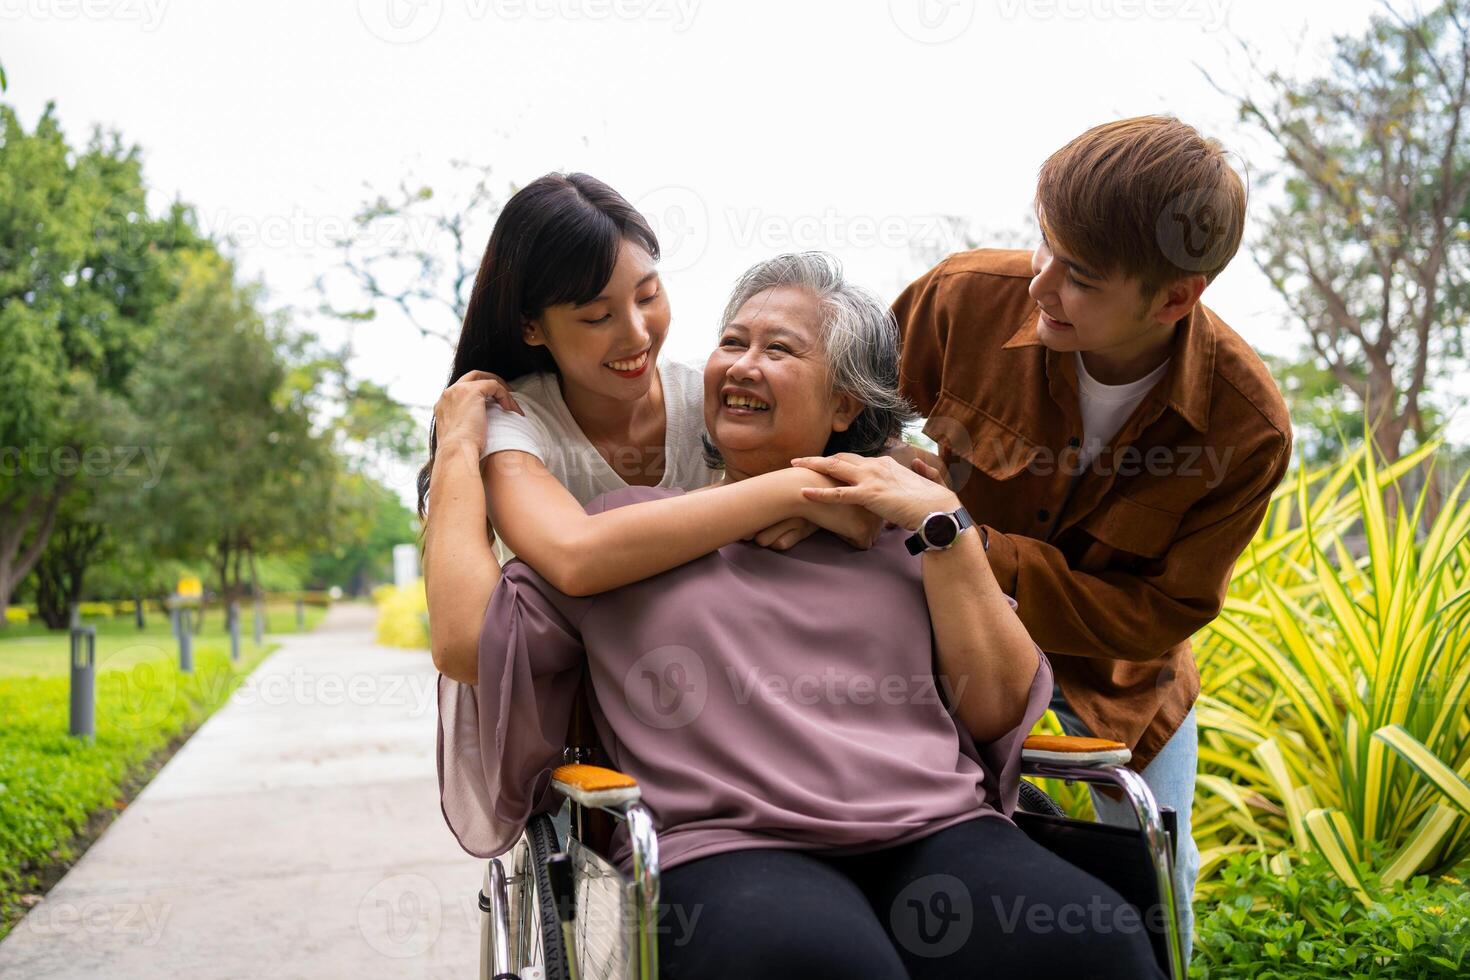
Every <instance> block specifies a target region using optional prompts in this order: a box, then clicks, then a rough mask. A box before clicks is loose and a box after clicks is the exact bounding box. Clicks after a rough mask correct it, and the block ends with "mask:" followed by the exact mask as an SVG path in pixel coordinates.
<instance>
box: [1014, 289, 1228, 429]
mask: <svg viewBox="0 0 1470 980" xmlns="http://www.w3.org/2000/svg"><path fill="white" fill-rule="evenodd" d="M1038 319H1039V311H1038V310H1037V308H1036V307H1034V306H1033V307H1032V308H1031V312H1030V314H1028V315H1027V317H1026V318H1025V320H1023V321H1022V322H1021V327H1020V329H1019V330H1017V331H1016V332H1015V333H1014V334H1012V335H1011V339H1010V340H1007V341H1006V342H1005V343H1004V344H1002V345H1001V349H1002V350H1009V349H1011V348H1015V347H1040V346H1042V344H1041V338H1040V337H1039V336H1037V333H1036V322H1037V320H1038ZM1169 358H1170V367H1169V375H1168V379H1167V381H1166V384H1167V385H1168V393H1167V394H1166V396H1165V398H1166V400H1167V404H1168V406H1169V407H1170V408H1171V409H1173V410H1174V411H1175V412H1177V413H1179V415H1180V416H1181V417H1182V418H1183V419H1184V420H1185V421H1186V422H1188V423H1189V425H1190V427H1191V428H1193V429H1194V430H1195V431H1196V432H1204V431H1206V429H1207V427H1208V426H1209V419H1210V387H1211V385H1212V384H1213V383H1214V379H1215V324H1214V321H1213V318H1212V317H1211V315H1210V312H1209V310H1207V309H1205V308H1204V306H1202V305H1201V304H1199V303H1195V304H1194V309H1193V310H1191V311H1190V312H1189V315H1187V316H1184V317H1181V318H1180V320H1179V322H1178V323H1177V324H1175V330H1174V341H1173V344H1172V346H1171V348H1170V354H1169ZM1046 374H1047V377H1048V378H1062V379H1065V381H1066V383H1067V384H1068V385H1069V386H1070V387H1071V388H1072V390H1073V392H1074V393H1075V392H1076V391H1077V369H1076V364H1075V358H1073V357H1072V356H1071V355H1070V353H1069V354H1061V353H1058V352H1057V351H1054V350H1051V349H1050V348H1048V349H1047V352H1046Z"/></svg>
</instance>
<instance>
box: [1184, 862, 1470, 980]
mask: <svg viewBox="0 0 1470 980" xmlns="http://www.w3.org/2000/svg"><path fill="white" fill-rule="evenodd" d="M1263 865H1264V860H1263V859H1262V857H1260V856H1252V855H1245V854H1237V855H1233V856H1231V858H1230V859H1229V860H1228V861H1227V862H1226V863H1225V864H1224V866H1223V867H1222V868H1221V871H1220V888H1219V891H1218V894H1217V899H1218V900H1217V901H1216V903H1215V904H1214V905H1213V906H1212V907H1210V908H1209V910H1208V911H1206V912H1204V913H1203V914H1202V915H1201V916H1200V917H1199V918H1198V919H1197V920H1196V923H1195V943H1194V956H1193V959H1192V960H1191V962H1190V976H1191V977H1194V978H1196V980H1225V978H1237V977H1238V978H1242V980H1284V978H1290V977H1302V978H1307V977H1311V978H1316V977H1327V976H1332V977H1365V978H1367V977H1372V978H1385V980H1387V978H1404V980H1423V978H1428V977H1463V976H1465V975H1466V973H1467V972H1470V890H1467V889H1466V888H1465V885H1464V882H1463V881H1462V880H1461V879H1460V878H1459V877H1454V876H1444V877H1427V876H1422V875H1421V876H1418V877H1415V878H1413V879H1411V880H1410V881H1408V882H1406V883H1403V884H1401V885H1398V886H1387V885H1383V884H1382V883H1381V882H1379V881H1378V880H1377V879H1376V877H1374V876H1373V875H1372V874H1371V872H1369V873H1367V875H1366V879H1367V880H1366V884H1367V885H1368V887H1369V888H1370V890H1371V891H1372V893H1373V894H1374V896H1375V901H1374V902H1373V903H1372V904H1371V905H1370V906H1368V907H1364V906H1363V905H1362V904H1360V903H1359V901H1358V900H1357V898H1356V897H1355V896H1354V894H1353V891H1352V889H1351V888H1350V887H1349V886H1348V885H1346V884H1344V883H1343V881H1342V880H1341V879H1340V878H1339V877H1338V876H1337V875H1336V874H1335V873H1334V872H1333V871H1332V869H1331V868H1330V867H1328V865H1327V862H1326V861H1324V860H1323V859H1322V858H1321V857H1319V856H1318V855H1315V854H1309V855H1306V856H1304V857H1302V858H1301V859H1299V860H1298V861H1297V862H1295V864H1294V865H1293V867H1292V868H1291V872H1290V874H1288V875H1286V876H1284V877H1283V876H1279V875H1277V874H1276V873H1275V872H1273V871H1271V870H1269V869H1268V868H1266V867H1264V866H1263Z"/></svg>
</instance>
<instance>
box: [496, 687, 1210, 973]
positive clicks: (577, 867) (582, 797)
mask: <svg viewBox="0 0 1470 980" xmlns="http://www.w3.org/2000/svg"><path fill="white" fill-rule="evenodd" d="M571 727H572V731H571V732H570V733H569V737H568V747H567V748H566V749H565V751H564V758H565V763H564V764H563V765H561V766H558V767H557V768H556V769H555V770H554V771H553V773H552V786H553V788H555V789H556V790H557V791H558V792H560V793H561V794H562V795H563V796H564V797H565V798H566V800H567V802H568V804H569V808H570V818H571V820H570V832H569V834H568V835H567V839H566V840H565V841H562V840H559V834H558V833H557V828H556V826H555V823H554V821H553V820H552V818H551V816H550V815H548V814H545V813H540V814H536V815H534V816H533V817H532V818H531V819H530V821H528V823H527V826H526V829H525V831H524V832H523V833H522V835H521V837H520V839H519V840H518V841H517V842H516V844H515V846H514V847H513V848H512V849H511V850H510V852H509V853H508V854H507V855H505V857H506V858H507V860H506V861H502V860H501V858H500V857H495V858H490V859H489V861H488V863H487V865H486V868H485V874H484V878H483V882H482V885H481V889H480V894H479V908H480V919H481V934H480V974H479V975H480V977H481V980H657V978H658V930H657V919H658V904H659V864H658V835H657V833H656V832H655V829H654V826H653V818H652V815H651V814H650V813H649V811H648V809H647V808H646V807H645V806H644V805H643V804H642V803H641V802H639V792H638V783H637V781H636V780H635V779H633V777H631V776H628V775H626V774H624V773H621V772H617V771H615V770H613V769H609V768H606V767H603V766H598V765H592V764H590V763H591V762H592V761H594V760H595V759H597V758H598V756H599V750H598V748H597V747H596V744H597V740H596V735H595V732H594V730H593V728H592V725H591V720H590V713H589V712H588V710H587V707H586V701H585V696H584V695H579V698H578V706H577V709H576V711H575V712H574V714H573V720H572V726H571ZM589 734H590V735H591V737H590V738H588V737H587V736H588V735H589ZM1129 757H1130V752H1129V750H1128V748H1127V746H1125V745H1123V744H1122V743H1121V742H1112V741H1108V740H1106V739H1098V738H1078V737H1073V736H1055V735H1033V736H1031V737H1030V738H1028V739H1026V741H1025V744H1024V747H1023V749H1022V755H1021V760H1022V765H1021V769H1022V775H1023V776H1035V777H1040V778H1051V779H1061V780H1064V781H1066V782H1068V783H1072V782H1081V783H1090V784H1098V785H1102V786H1108V787H1112V788H1114V789H1116V790H1119V791H1121V792H1122V794H1123V798H1124V799H1126V800H1127V801H1128V802H1129V803H1130V804H1131V805H1132V807H1133V811H1134V813H1135V814H1136V815H1137V818H1138V827H1137V828H1123V827H1114V826H1109V825H1105V824H1101V823H1094V822H1091V821H1086V820H1075V819H1072V818H1070V817H1067V816H1066V815H1065V814H1064V813H1063V811H1062V809H1061V807H1060V806H1058V805H1057V803H1056V802H1055V801H1054V800H1052V799H1051V797H1049V796H1047V795H1046V793H1044V792H1042V790H1041V789H1040V788H1038V787H1037V786H1036V785H1034V784H1033V783H1029V782H1027V781H1025V780H1024V779H1023V780H1022V781H1021V785H1020V797H1019V801H1018V804H1017V807H1016V812H1015V813H1014V815H1013V819H1014V820H1015V823H1016V825H1017V826H1018V827H1019V828H1020V829H1021V830H1022V831H1023V832H1025V833H1026V835H1027V836H1029V837H1030V838H1032V839H1033V840H1035V841H1037V842H1038V843H1040V844H1041V845H1042V846H1044V847H1046V848H1047V849H1048V850H1050V851H1052V852H1053V853H1054V854H1056V855H1057V856H1059V857H1061V858H1062V859H1063V860H1066V861H1068V862H1070V863H1072V864H1074V865H1076V866H1078V867H1080V868H1081V869H1083V870H1084V871H1086V872H1088V873H1089V874H1091V875H1093V876H1094V877H1096V878H1098V879H1100V880H1101V881H1103V882H1105V883H1106V884H1108V885H1110V886H1111V887H1112V888H1114V889H1115V890H1117V891H1118V893H1119V894H1121V895H1122V896H1123V897H1124V898H1125V899H1127V900H1128V901H1129V902H1130V903H1131V904H1132V905H1133V906H1134V907H1136V908H1137V909H1139V910H1140V912H1142V913H1143V916H1142V918H1143V920H1144V923H1145V925H1146V926H1147V927H1148V929H1149V937H1150V940H1151V942H1152V945H1153V950H1154V955H1155V956H1156V958H1157V959H1158V962H1159V966H1160V968H1161V969H1162V971H1163V972H1164V974H1165V975H1167V976H1169V977H1170V978H1171V980H1184V977H1185V975H1186V967H1185V963H1186V960H1185V955H1184V953H1185V951H1184V949H1183V946H1182V942H1181V930H1180V918H1179V906H1178V901H1179V897H1178V896H1176V895H1175V893H1174V855H1175V846H1174V840H1175V837H1176V821H1175V815H1174V813H1173V811H1172V810H1170V809H1168V808H1162V809H1161V808H1160V807H1159V805H1158V803H1157V801H1156V800H1155V799H1154V795H1153V792H1152V791H1151V790H1150V789H1149V788H1148V785H1147V784H1146V783H1145V782H1144V781H1143V779H1142V777H1140V776H1139V775H1138V774H1137V773H1135V772H1133V771H1132V770H1131V769H1128V768H1126V763H1127V762H1128V760H1129ZM614 821H620V822H622V823H623V824H625V825H626V826H627V828H628V838H629V844H630V846H631V848H632V874H631V876H629V875H624V874H623V873H622V872H621V871H619V870H618V868H617V867H616V866H615V865H614V864H613V863H612V862H611V861H610V860H608V858H607V855H608V853H609V851H610V849H609V846H608V842H609V840H610V838H611V836H612V830H613V828H614V826H615V824H614ZM1150 910H1158V911H1159V912H1160V913H1161V914H1158V915H1155V914H1151V912H1150Z"/></svg>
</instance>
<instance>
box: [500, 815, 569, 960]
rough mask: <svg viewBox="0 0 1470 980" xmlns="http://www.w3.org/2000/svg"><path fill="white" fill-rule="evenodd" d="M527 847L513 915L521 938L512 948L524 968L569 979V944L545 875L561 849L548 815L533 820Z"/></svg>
mask: <svg viewBox="0 0 1470 980" xmlns="http://www.w3.org/2000/svg"><path fill="white" fill-rule="evenodd" d="M524 844H525V845H526V848H525V853H524V855H523V858H522V860H524V862H525V864H524V865H523V866H521V867H517V869H516V872H517V874H518V875H522V876H523V877H521V882H520V884H521V887H520V892H519V899H518V901H517V902H516V903H515V906H516V907H515V908H513V909H512V912H511V918H512V920H513V925H512V929H513V930H516V931H517V932H518V933H519V935H517V936H516V937H515V941H514V942H513V943H512V948H515V949H517V950H519V956H520V959H521V963H520V968H521V969H523V970H524V969H525V967H528V966H533V965H540V966H541V968H542V976H544V977H545V978H546V980H569V977H570V975H571V971H570V969H568V967H567V950H566V945H565V944H564V943H563V942H562V936H561V920H560V919H559V918H557V915H556V899H555V898H554V897H553V896H552V893H551V877H550V875H548V874H547V873H546V860H547V858H549V857H551V855H553V854H555V853H556V852H557V851H559V850H561V844H560V842H559V841H558V840H557V834H556V827H555V825H553V823H552V821H551V817H550V816H549V815H547V814H544V813H539V814H537V815H536V816H534V817H532V818H531V819H530V821H529V822H528V823H527V824H526V835H525V838H524ZM517 863H518V864H519V863H520V862H519V861H518V862H517ZM538 961H539V963H538Z"/></svg>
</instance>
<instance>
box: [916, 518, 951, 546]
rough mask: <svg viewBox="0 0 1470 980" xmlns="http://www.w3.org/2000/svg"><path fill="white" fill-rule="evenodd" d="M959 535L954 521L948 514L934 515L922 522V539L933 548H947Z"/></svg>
mask: <svg viewBox="0 0 1470 980" xmlns="http://www.w3.org/2000/svg"><path fill="white" fill-rule="evenodd" d="M958 534H959V528H957V527H955V522H954V519H953V518H951V517H950V516H949V515H948V514H935V515H934V516H933V517H931V518H929V519H928V520H927V521H925V522H924V539H925V540H926V541H928V542H929V544H930V545H931V546H933V547H935V548H947V547H949V546H950V545H951V544H953V543H954V539H955V537H956V536H957V535H958Z"/></svg>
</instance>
